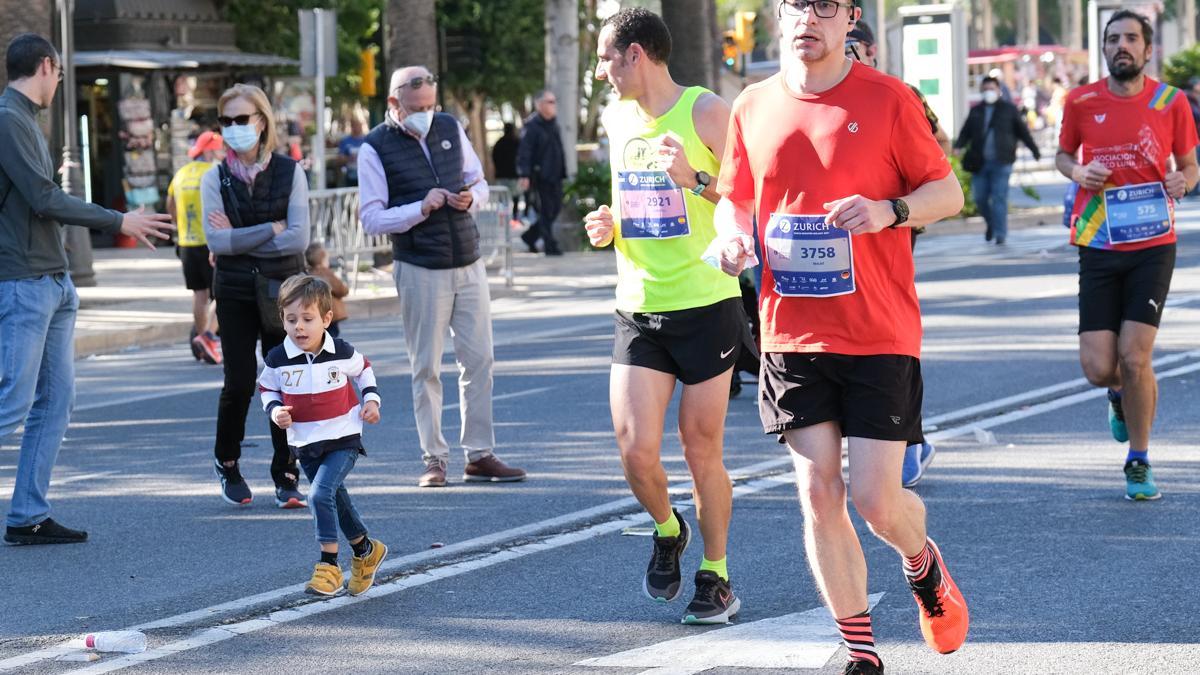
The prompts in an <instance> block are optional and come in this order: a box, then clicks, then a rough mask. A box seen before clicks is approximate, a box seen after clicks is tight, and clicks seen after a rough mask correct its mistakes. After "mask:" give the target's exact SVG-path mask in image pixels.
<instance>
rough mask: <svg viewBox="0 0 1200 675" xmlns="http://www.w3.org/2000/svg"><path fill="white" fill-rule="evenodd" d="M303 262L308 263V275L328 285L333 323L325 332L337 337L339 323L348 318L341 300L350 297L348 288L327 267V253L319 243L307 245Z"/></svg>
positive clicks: (331, 269)
mask: <svg viewBox="0 0 1200 675" xmlns="http://www.w3.org/2000/svg"><path fill="white" fill-rule="evenodd" d="M304 261H305V262H306V263H308V273H309V274H311V275H313V276H315V277H319V278H320V279H321V280H322V281H324V282H325V283H327V284H329V291H330V293H331V294H332V295H333V321H332V322H331V323H330V324H329V327H328V328H327V329H326V330H328V331H329V334H330V335H332V336H333V337H339V336H340V335H341V332H342V329H341V322H342V321H345V320H346V319H348V318H350V314H349V313H348V312H347V311H346V301H345V300H343V299H342V298H345V297H346V296H347V295H350V287H349V286H347V285H346V282H344V281H342V279H341V277H339V276H338V275H337V272H334V271H333V268H332V267H330V266H329V251H327V250H325V245H324V244H322V243H321V242H319V241H314V242H313V243H311V244H309V246H308V250H307V251H305V252H304Z"/></svg>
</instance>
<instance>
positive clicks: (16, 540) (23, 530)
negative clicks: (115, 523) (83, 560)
mask: <svg viewBox="0 0 1200 675" xmlns="http://www.w3.org/2000/svg"><path fill="white" fill-rule="evenodd" d="M85 541H87V532H84V531H83V530H72V529H71V528H69V527H63V526H62V525H59V524H58V523H56V522H54V519H53V518H47V519H45V520H43V521H42V522H40V523H38V524H37V525H28V526H26V527H12V526H9V527H8V529H6V530H5V532H4V542H5V543H6V544H12V545H14V546H23V545H24V546H29V545H36V544H80V543H83V542H85Z"/></svg>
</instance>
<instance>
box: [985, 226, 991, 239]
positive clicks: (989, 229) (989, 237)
mask: <svg viewBox="0 0 1200 675" xmlns="http://www.w3.org/2000/svg"><path fill="white" fill-rule="evenodd" d="M983 240H984V241H991V240H992V228H991V227H989V228H988V229H987V232H984V233H983Z"/></svg>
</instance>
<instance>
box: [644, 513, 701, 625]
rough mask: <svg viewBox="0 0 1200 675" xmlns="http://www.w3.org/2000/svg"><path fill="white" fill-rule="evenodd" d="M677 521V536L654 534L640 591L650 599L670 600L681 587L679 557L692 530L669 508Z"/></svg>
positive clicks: (690, 536) (677, 595)
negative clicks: (651, 550)
mask: <svg viewBox="0 0 1200 675" xmlns="http://www.w3.org/2000/svg"><path fill="white" fill-rule="evenodd" d="M671 512H672V513H674V514H675V519H676V520H678V521H679V536H677V537H660V536H658V535H657V534H655V535H654V552H653V553H652V554H651V555H650V564H649V565H648V566H647V567H646V577H645V578H644V579H642V592H643V593H645V594H646V597H648V598H650V599H651V600H657V601H659V602H670V601H672V600H674V599H675V598H678V597H679V591H680V590H681V588H682V584H681V583H680V576H679V559H680V558H682V557H683V552H684V551H686V550H687V547H688V543H690V542H691V540H692V530H691V528H690V527H688V524H687V521H686V520H684V519H683V516H681V515H679V512H678V511H676V510H675V509H671Z"/></svg>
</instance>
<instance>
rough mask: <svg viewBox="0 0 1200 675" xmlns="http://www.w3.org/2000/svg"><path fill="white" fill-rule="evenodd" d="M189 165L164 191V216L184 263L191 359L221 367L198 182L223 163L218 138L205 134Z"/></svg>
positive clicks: (194, 147) (222, 144)
mask: <svg viewBox="0 0 1200 675" xmlns="http://www.w3.org/2000/svg"><path fill="white" fill-rule="evenodd" d="M188 157H190V158H191V159H192V161H190V162H188V163H187V164H185V165H184V166H183V168H182V169H180V170H179V171H178V172H177V173H176V174H175V177H174V178H172V179H171V185H170V186H169V187H167V213H169V214H171V215H172V216H173V217H174V219H175V228H176V238H175V241H176V247H175V252H176V254H178V255H179V260H180V262H182V263H183V283H184V285H185V286H187V289H188V290H189V291H191V292H192V336H191V343H192V355H193V356H195V357H196V359H197V360H200V359H202V360H204V361H207V362H208V363H214V364H219V363H221V358H222V357H221V342H220V340H219V339H218V338H217V329H218V322H217V317H216V314H215V311H214V309H213V308H212V307H211V304H212V303H211V300H212V294H211V293H210V290H211V289H212V269H213V268H212V263H211V262H210V261H209V257H210V256H209V251H208V241H207V240H206V239H205V238H204V218H203V216H202V214H201V212H202V211H203V205H202V203H201V198H200V180H201V179H202V178H204V174H206V173H208V172H209V170H210V169H212V168H213V166H214V164H216V163H219V162H222V161H224V160H225V142H224V141H223V140H221V135H220V134H217V133H214V132H212V131H205V132H204V133H202V134H200V136H199V137H197V138H196V142H195V143H193V144H192V147H191V148H190V149H188Z"/></svg>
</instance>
